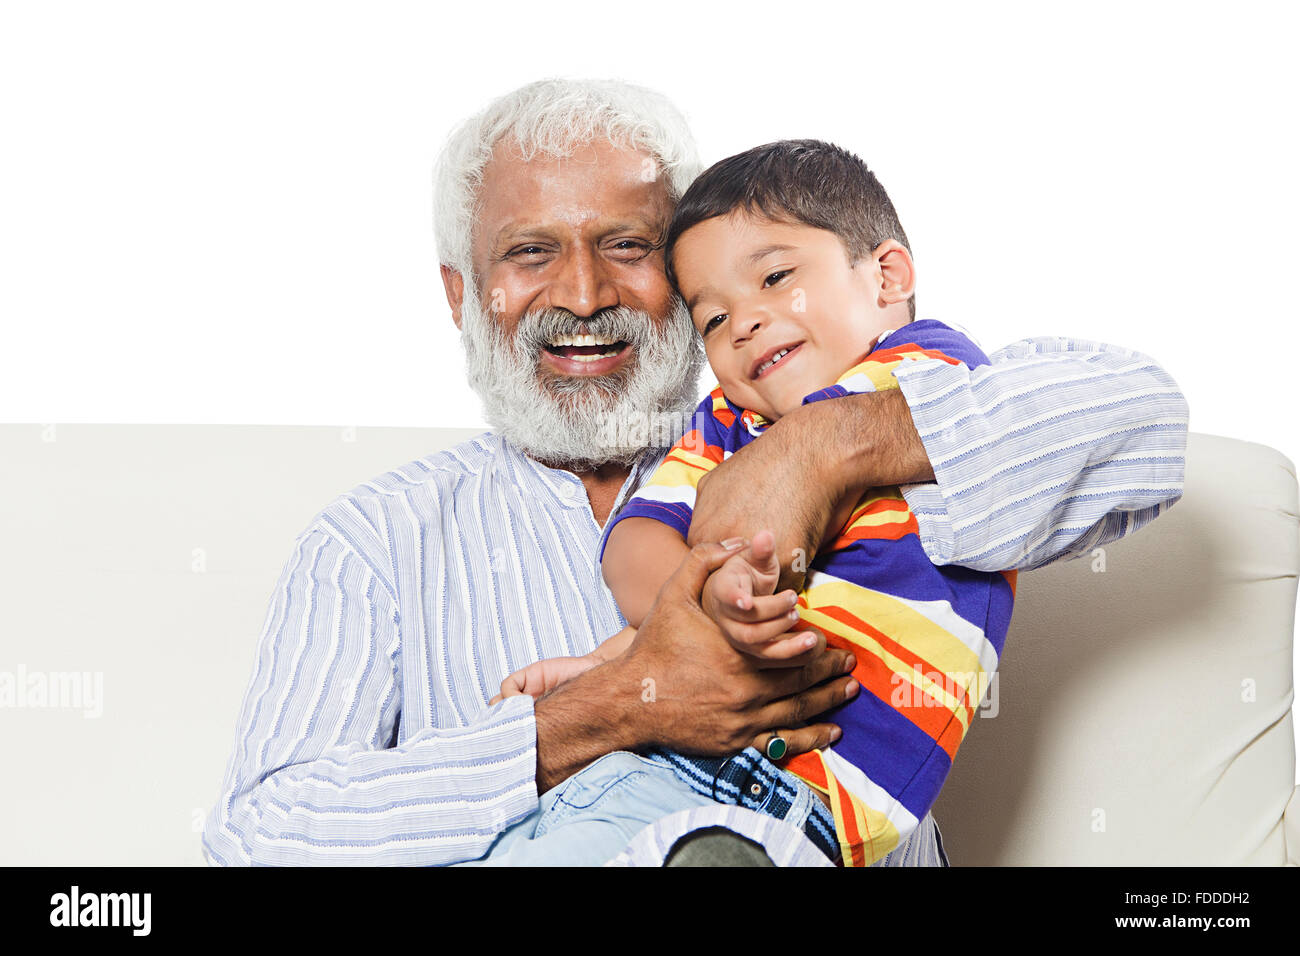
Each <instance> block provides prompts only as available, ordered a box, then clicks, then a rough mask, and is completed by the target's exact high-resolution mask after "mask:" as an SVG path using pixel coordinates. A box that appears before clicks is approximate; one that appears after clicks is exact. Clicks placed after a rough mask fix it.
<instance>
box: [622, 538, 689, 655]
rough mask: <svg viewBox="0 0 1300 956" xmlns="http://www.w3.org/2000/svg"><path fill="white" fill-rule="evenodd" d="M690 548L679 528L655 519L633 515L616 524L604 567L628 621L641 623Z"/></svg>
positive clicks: (638, 624) (638, 625) (629, 622)
mask: <svg viewBox="0 0 1300 956" xmlns="http://www.w3.org/2000/svg"><path fill="white" fill-rule="evenodd" d="M689 550H690V548H689V547H687V545H686V542H685V541H684V540H682V536H681V535H680V534H679V533H678V532H677V531H676V530H674V529H673V528H671V527H669V526H668V525H666V524H664V523H663V522H661V521H656V520H655V519H654V518H640V517H629V518H624V519H623V520H622V521H620V522H619V523H618V524H616V525H615V526H614V528H613V530H611V531H610V533H609V539H608V540H607V541H606V542H605V554H604V556H603V557H602V558H601V562H600V568H601V572H602V573H603V574H604V576H605V583H606V584H607V585H609V590H610V592H611V593H612V594H613V595H614V600H616V601H617V602H618V606H619V609H620V610H621V611H622V612H623V616H624V617H625V618H627V622H628V624H630V625H631V626H632V627H640V626H641V622H642V621H644V620H645V616H646V612H647V611H649V610H650V606H651V605H652V604H654V602H655V598H656V597H657V596H658V595H659V589H660V588H661V587H663V584H664V582H665V581H667V580H668V579H669V578H670V577H671V576H672V573H673V572H674V571H675V570H677V567H678V566H679V565H680V564H681V563H682V560H683V559H684V558H685V557H686V552H688V551H689ZM602 647H603V645H602Z"/></svg>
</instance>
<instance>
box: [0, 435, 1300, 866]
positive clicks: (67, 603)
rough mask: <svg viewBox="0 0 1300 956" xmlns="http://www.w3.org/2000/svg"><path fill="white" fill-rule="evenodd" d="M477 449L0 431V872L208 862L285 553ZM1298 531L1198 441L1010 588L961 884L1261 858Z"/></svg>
mask: <svg viewBox="0 0 1300 956" xmlns="http://www.w3.org/2000/svg"><path fill="white" fill-rule="evenodd" d="M472 434H473V432H469V431H454V430H443V429H394V428H361V429H341V428H302V427H261V426H130V425H108V426H105V425H97V426H96V425H59V426H57V427H49V426H45V427H43V426H39V425H5V426H0V449H2V450H3V460H4V462H5V468H4V469H3V470H2V471H0V540H2V541H4V542H5V544H6V545H7V546H6V547H5V548H4V549H3V550H2V551H0V582H3V593H2V597H3V600H0V654H2V656H0V672H7V673H9V674H10V675H11V686H12V682H13V680H15V679H16V678H17V677H19V676H21V677H22V679H23V684H24V687H25V689H24V691H23V692H22V693H23V699H22V700H21V701H15V702H12V703H11V704H10V705H7V706H6V707H5V709H3V710H2V711H0V748H2V749H3V752H4V753H5V754H6V762H7V765H8V767H9V770H10V775H9V777H8V781H7V785H6V786H5V787H4V788H3V790H2V791H0V863H5V864H64V865H107V864H115V865H147V864H162V865H167V864H183V863H199V862H201V860H202V857H201V852H200V848H199V832H200V830H201V828H202V824H203V819H204V817H205V815H206V814H207V812H208V811H209V810H210V809H211V807H212V805H213V803H214V801H215V800H216V798H217V795H218V791H219V787H220V784H221V780H222V776H223V772H224V769H225V765H226V761H227V759H228V758H229V755H230V750H231V746H232V744H233V742H234V727H235V719H236V716H237V713H238V709H239V706H240V703H241V701H242V698H243V694H244V691H245V688H246V686H247V683H248V680H249V677H250V675H251V673H252V670H251V668H252V665H253V660H254V650H255V647H256V642H257V638H258V635H259V632H260V630H261V626H262V621H263V618H264V616H265V614H266V609H267V605H268V601H269V598H270V594H271V590H272V588H273V585H274V582H275V579H276V576H277V575H278V573H279V571H280V568H281V566H282V564H283V563H284V561H285V560H286V559H287V558H288V556H289V553H290V545H291V544H292V542H293V540H294V538H295V536H296V535H297V534H298V533H299V532H300V531H302V530H303V529H304V528H305V527H306V525H307V523H308V521H309V520H310V519H311V517H312V516H313V515H314V514H315V513H316V512H317V511H318V510H319V509H320V508H321V507H323V506H324V505H325V504H327V503H328V502H329V501H330V500H332V499H333V498H334V497H335V496H336V495H338V494H339V493H341V492H344V491H346V490H348V489H349V488H351V487H353V486H354V485H356V484H358V483H360V482H362V481H365V480H367V479H369V478H372V477H374V476H376V475H378V474H380V473H382V472H384V471H386V470H388V469H389V468H392V467H395V466H397V465H400V464H403V463H405V462H407V461H410V460H412V459H414V458H417V457H420V456H422V455H427V454H429V453H432V452H434V451H437V450H439V449H441V448H444V447H447V446H450V445H452V444H455V443H456V442H458V441H461V440H463V439H465V438H467V437H469V436H470V435H472ZM1296 512H1297V508H1296V484H1295V475H1294V470H1293V468H1292V467H1291V466H1290V463H1289V462H1287V461H1286V460H1285V459H1284V458H1282V456H1280V455H1278V454H1277V453H1276V452H1273V451H1272V450H1270V449H1267V448H1263V447H1261V446H1258V445H1250V444H1246V443H1244V442H1238V441H1232V440H1229V439H1223V438H1213V437H1210V436H1202V435H1194V436H1192V442H1191V446H1190V448H1189V457H1188V471H1187V494H1186V496H1185V498H1184V500H1183V501H1182V502H1180V503H1179V504H1178V505H1177V506H1175V507H1174V508H1173V509H1172V510H1171V511H1170V512H1169V514H1168V515H1166V516H1165V517H1163V518H1161V519H1160V520H1159V521H1157V522H1156V523H1155V524H1154V525H1153V526H1151V527H1150V528H1148V529H1145V530H1144V531H1142V532H1141V533H1140V534H1138V535H1136V536H1135V537H1133V538H1132V539H1129V540H1125V541H1121V542H1119V543H1118V544H1115V545H1112V546H1110V547H1107V548H1106V549H1105V570H1104V571H1102V570H1100V568H1098V569H1097V570H1094V569H1093V568H1094V566H1095V565H1096V561H1097V559H1095V558H1092V557H1088V558H1084V559H1080V560H1077V561H1073V562H1068V563H1064V564H1060V565H1057V566H1053V567H1050V568H1046V569H1043V570H1041V571H1037V572H1033V573H1031V574H1025V575H1022V576H1021V578H1020V583H1019V596H1018V603H1017V609H1016V615H1015V619H1014V621H1013V624H1012V629H1011V634H1010V636H1009V637H1008V641H1007V648H1006V653H1005V656H1004V663H1003V668H1002V673H1001V676H1000V678H999V682H998V683H997V684H996V685H995V688H994V693H996V705H997V716H996V717H988V716H986V717H982V718H980V719H979V720H977V721H976V722H975V726H974V727H973V728H972V730H971V732H970V735H969V737H968V739H967V741H966V743H965V744H964V745H963V748H962V750H961V751H960V752H959V754H958V761H957V766H956V767H955V768H954V771H953V776H952V778H951V779H950V782H949V784H948V787H947V788H946V790H945V792H944V794H943V796H942V798H941V799H940V802H939V806H938V808H937V810H936V816H937V817H938V819H939V821H940V825H941V827H942V829H943V833H944V837H945V840H946V842H947V849H948V851H949V855H950V856H951V857H952V859H953V861H954V862H955V863H1127V862H1133V863H1176V862H1207V863H1219V862H1222V863H1242V862H1262V863H1263V862H1266V863H1277V862H1280V861H1281V859H1282V856H1283V853H1284V848H1283V846H1284V845H1283V837H1282V831H1281V824H1280V822H1279V821H1280V820H1281V817H1282V808H1283V806H1284V805H1285V803H1286V801H1287V800H1288V799H1289V798H1290V796H1291V793H1292V783H1293V781H1294V747H1293V738H1292V731H1291V716H1290V706H1291V700H1292V690H1291V660H1292V658H1291V636H1292V620H1293V613H1294V602H1295V589H1296V570H1297V549H1298V547H1297V526H1296ZM42 682H43V683H44V684H45V688H46V693H45V698H44V699H43V701H39V700H38V696H37V694H36V689H37V687H38V685H40V684H41V683H42ZM51 702H53V703H56V704H60V705H61V706H49V704H50V703H51ZM992 703H994V698H992V697H991V698H990V705H991V704H992ZM18 704H21V706H18ZM990 712H991V707H990ZM1296 815H1297V814H1296V813H1294V812H1293V813H1292V814H1291V818H1290V819H1291V820H1292V821H1294V820H1295V819H1296ZM1295 842H1296V843H1300V841H1295Z"/></svg>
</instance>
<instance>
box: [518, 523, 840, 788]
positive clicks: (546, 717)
mask: <svg viewBox="0 0 1300 956" xmlns="http://www.w3.org/2000/svg"><path fill="white" fill-rule="evenodd" d="M734 551H735V549H731V550H728V549H727V548H724V547H723V546H722V545H720V544H701V545H696V546H695V547H694V548H692V549H691V551H690V553H689V554H688V555H687V556H686V558H685V560H683V561H682V564H681V565H680V567H678V569H677V571H676V572H674V574H673V576H672V577H671V578H669V579H668V581H667V582H666V583H665V584H664V587H663V589H662V590H661V591H660V592H659V597H658V599H657V600H656V602H655V604H654V606H653V607H651V609H650V611H649V613H648V614H647V616H646V620H645V621H644V623H643V624H642V625H641V627H640V629H639V630H638V631H637V632H636V637H635V639H634V640H633V641H632V643H631V646H630V647H629V648H628V649H627V651H626V652H624V653H623V654H622V655H620V656H618V657H616V658H615V659H613V660H611V661H609V662H608V663H606V664H604V665H602V666H600V667H593V668H592V669H591V670H589V671H587V672H586V673H584V674H581V675H579V676H578V677H576V678H574V679H572V680H570V681H568V682H566V683H564V684H561V685H560V686H559V687H557V688H556V689H555V690H553V691H552V692H551V693H549V694H546V695H545V696H544V697H542V698H541V699H539V700H538V701H537V703H536V705H535V706H534V715H535V718H536V722H537V788H538V791H539V792H542V791H544V790H546V789H549V788H550V787H553V786H555V785H556V784H557V783H559V782H560V781H561V780H563V779H565V778H566V777H568V776H570V775H571V774H572V773H574V772H575V771H577V770H579V769H581V768H582V767H583V766H585V765H586V764H588V763H590V762H591V761H592V760H594V759H596V758H597V757H600V756H603V755H604V754H607V753H610V752H612V751H615V750H644V749H647V748H650V747H665V748H668V749H671V750H676V751H679V752H682V753H692V754H705V755H711V756H725V755H729V754H733V753H737V752H739V751H741V750H743V749H745V747H747V746H750V745H751V744H754V743H755V742H756V741H758V740H760V739H766V737H767V736H768V735H769V734H770V733H771V731H773V730H779V731H781V734H782V736H783V737H785V738H786V740H787V741H788V743H789V748H790V752H791V753H802V752H805V751H808V750H813V749H816V748H819V747H825V746H827V745H829V744H830V743H832V742H834V741H835V740H836V739H838V737H839V733H840V731H839V728H838V727H836V726H835V725H834V724H831V723H816V724H812V725H811V726H807V727H805V726H804V724H805V723H806V722H807V721H808V720H809V719H811V718H814V717H816V716H817V715H819V714H822V713H824V712H825V711H827V710H829V709H830V708H832V707H835V706H837V705H839V704H842V703H844V702H845V701H847V700H849V699H850V698H852V697H853V696H854V695H855V694H856V693H857V692H858V683H857V681H856V680H854V679H853V678H852V677H849V676H847V675H848V674H850V673H851V672H852V670H853V667H854V663H855V661H854V658H853V655H852V654H850V653H849V652H848V651H844V650H839V649H828V648H827V647H826V638H825V637H824V636H823V635H822V634H820V633H818V632H816V631H804V632H800V637H802V638H806V637H808V636H811V637H812V638H813V641H814V644H813V646H812V647H811V648H810V649H809V650H807V651H806V652H804V653H802V654H800V655H798V656H797V657H794V658H791V659H789V660H785V661H763V660H758V659H756V658H754V657H752V656H750V655H747V654H741V653H739V652H737V651H736V650H735V649H734V648H732V647H731V645H730V644H728V642H727V640H726V638H725V637H724V636H723V635H722V632H721V631H720V630H719V629H718V627H717V625H716V624H714V623H713V621H712V620H711V619H710V618H709V616H708V615H707V614H706V613H705V612H704V609H703V608H702V607H701V606H700V594H701V591H702V590H703V588H704V583H705V581H706V580H707V579H708V576H709V574H710V573H712V572H713V571H716V570H717V569H718V568H720V567H722V565H723V564H724V563H725V562H726V560H727V558H729V557H731V555H732V554H733V553H734Z"/></svg>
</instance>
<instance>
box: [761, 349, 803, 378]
mask: <svg viewBox="0 0 1300 956" xmlns="http://www.w3.org/2000/svg"><path fill="white" fill-rule="evenodd" d="M801 345H803V343H802V342H794V343H792V344H790V345H778V346H777V347H776V348H774V349H769V350H768V351H766V352H764V353H763V354H762V355H760V356H759V358H758V361H756V362H755V363H754V364H753V366H751V367H750V370H749V377H750V379H759V378H762V377H763V376H764V375H766V374H768V373H769V372H771V371H772V369H774V368H777V367H779V366H780V365H782V364H784V363H785V362H786V361H787V360H788V359H789V358H790V356H791V355H793V354H794V353H795V352H797V351H799V347H800V346H801Z"/></svg>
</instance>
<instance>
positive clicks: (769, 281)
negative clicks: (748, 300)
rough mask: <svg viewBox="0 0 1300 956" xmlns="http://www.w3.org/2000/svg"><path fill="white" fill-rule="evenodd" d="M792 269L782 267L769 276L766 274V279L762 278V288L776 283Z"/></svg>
mask: <svg viewBox="0 0 1300 956" xmlns="http://www.w3.org/2000/svg"><path fill="white" fill-rule="evenodd" d="M792 271H793V270H791V269H782V270H781V271H780V272H773V273H772V274H771V275H770V276H768V277H767V278H766V279H764V280H763V288H765V289H766V288H768V287H770V286H774V285H776V284H777V283H778V282H780V281H781V280H782V279H784V278H785V277H786V276H788V275H789V274H790V273H791V272H792Z"/></svg>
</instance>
